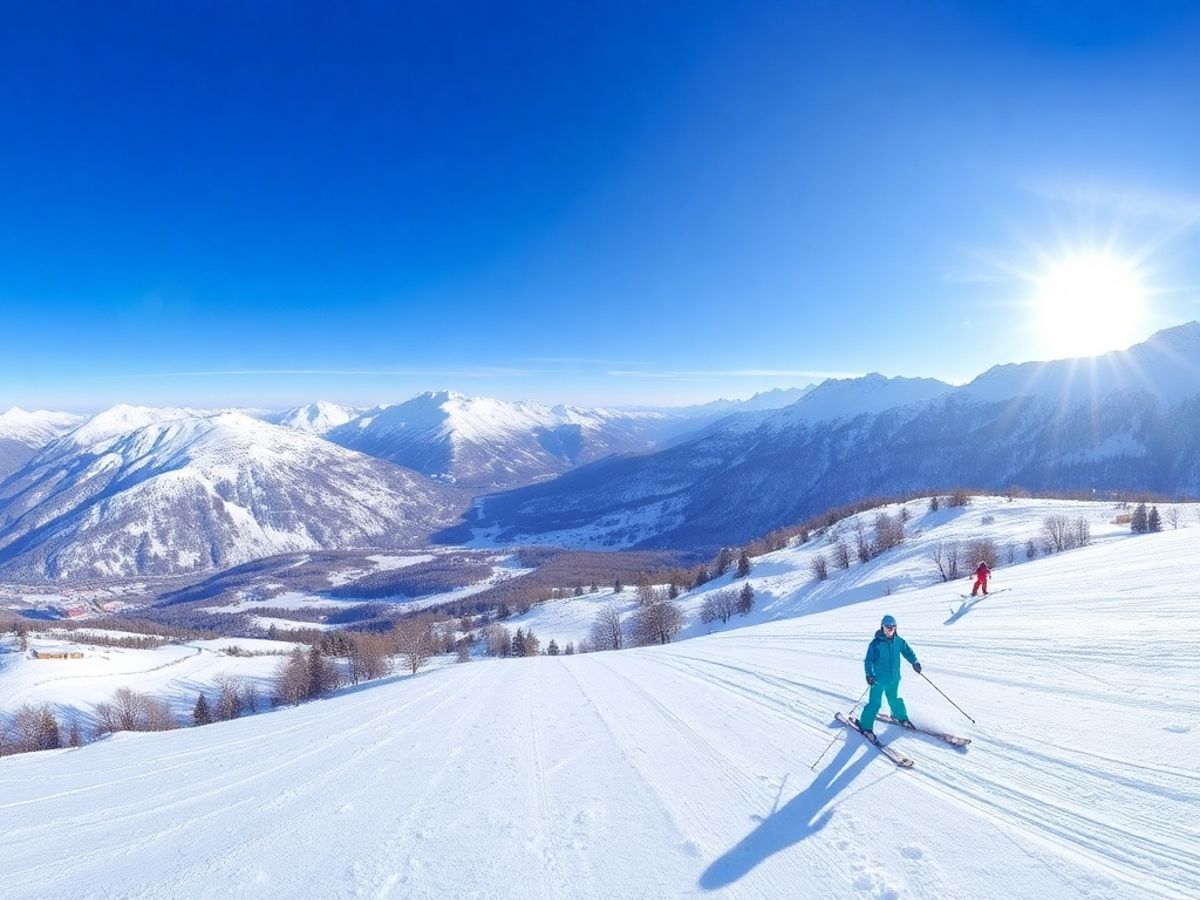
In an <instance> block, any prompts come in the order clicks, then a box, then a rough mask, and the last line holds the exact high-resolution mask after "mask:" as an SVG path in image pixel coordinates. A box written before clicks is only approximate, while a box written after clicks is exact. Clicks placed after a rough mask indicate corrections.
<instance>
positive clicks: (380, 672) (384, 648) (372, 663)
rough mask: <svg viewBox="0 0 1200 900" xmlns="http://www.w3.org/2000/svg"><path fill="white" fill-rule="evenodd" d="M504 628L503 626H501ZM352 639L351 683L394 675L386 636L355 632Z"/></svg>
mask: <svg viewBox="0 0 1200 900" xmlns="http://www.w3.org/2000/svg"><path fill="white" fill-rule="evenodd" d="M500 627H503V626H500ZM350 639H351V641H352V645H351V648H350V666H349V670H350V681H351V682H352V683H354V684H358V683H359V682H360V681H370V680H371V679H373V678H382V677H383V676H384V675H390V674H392V656H391V654H390V653H389V652H388V651H389V650H390V649H391V648H390V647H389V642H388V639H387V636H386V635H383V634H378V633H376V632H354V633H352V634H351V636H350Z"/></svg>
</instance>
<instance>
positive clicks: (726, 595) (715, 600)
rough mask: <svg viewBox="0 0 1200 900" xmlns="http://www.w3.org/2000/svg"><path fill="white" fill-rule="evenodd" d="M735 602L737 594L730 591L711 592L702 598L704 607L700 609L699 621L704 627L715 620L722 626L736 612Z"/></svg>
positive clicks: (727, 589)
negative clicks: (719, 621) (718, 620)
mask: <svg viewBox="0 0 1200 900" xmlns="http://www.w3.org/2000/svg"><path fill="white" fill-rule="evenodd" d="M737 600H738V595H737V592H736V591H734V590H732V589H729V588H726V589H725V590H720V591H713V592H712V593H710V594H709V595H708V596H707V597H705V598H704V605H703V606H701V607H700V621H701V622H703V623H704V624H705V625H707V624H709V623H710V622H715V621H716V620H717V619H720V620H721V623H722V624H724V623H725V622H728V621H729V620H730V618H731V617H732V616H733V614H734V613H735V612H736V611H737Z"/></svg>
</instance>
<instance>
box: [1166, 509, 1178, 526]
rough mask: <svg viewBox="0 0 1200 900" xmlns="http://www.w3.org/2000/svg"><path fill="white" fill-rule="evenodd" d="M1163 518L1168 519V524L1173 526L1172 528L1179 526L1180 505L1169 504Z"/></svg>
mask: <svg viewBox="0 0 1200 900" xmlns="http://www.w3.org/2000/svg"><path fill="white" fill-rule="evenodd" d="M1163 518H1165V519H1166V520H1167V524H1168V525H1170V526H1171V528H1172V530H1174V529H1176V528H1178V527H1179V507H1178V506H1168V507H1167V511H1166V513H1164V514H1163Z"/></svg>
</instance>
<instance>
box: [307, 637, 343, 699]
mask: <svg viewBox="0 0 1200 900" xmlns="http://www.w3.org/2000/svg"><path fill="white" fill-rule="evenodd" d="M340 680H341V679H340V678H339V677H338V670H337V666H336V665H335V664H334V661H333V660H332V659H330V658H329V657H328V656H326V655H325V654H323V653H322V652H321V648H320V647H317V646H315V645H314V646H312V647H309V648H308V699H309V700H316V699H317V698H318V697H324V696H325V695H326V694H328V693H329V692H330V691H332V690H334V689H335V688H336V687H337V686H338V682H339V681H340Z"/></svg>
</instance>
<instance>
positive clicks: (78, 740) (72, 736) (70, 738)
mask: <svg viewBox="0 0 1200 900" xmlns="http://www.w3.org/2000/svg"><path fill="white" fill-rule="evenodd" d="M67 746H68V747H82V746H83V735H82V734H80V732H79V720H78V719H72V720H71V731H70V733H69V734H68V735H67Z"/></svg>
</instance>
